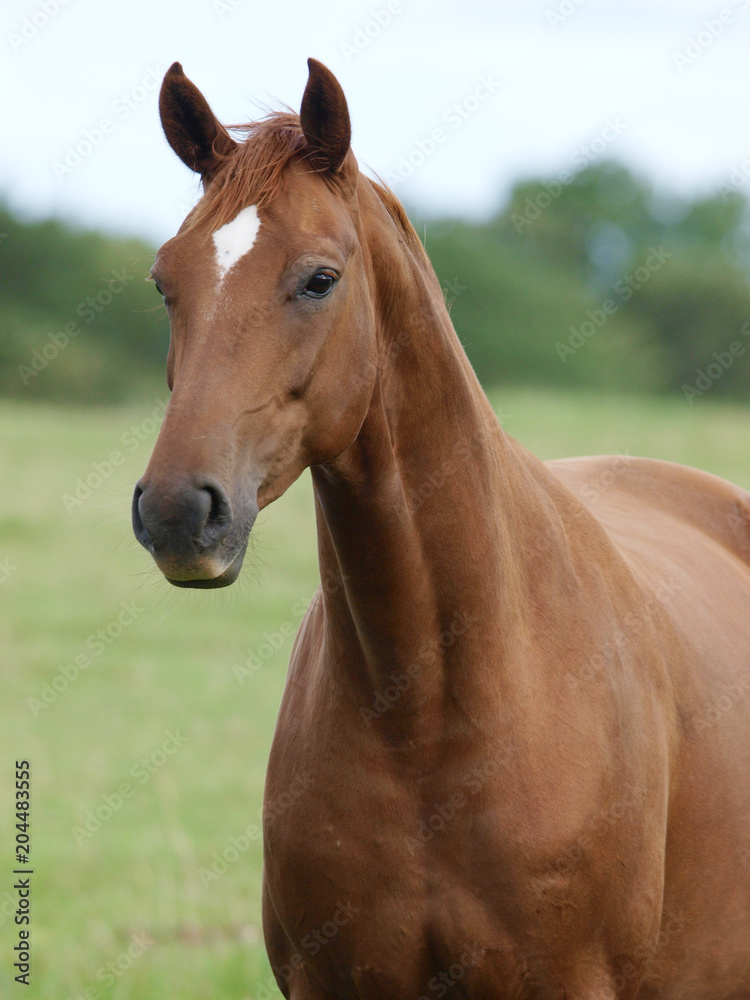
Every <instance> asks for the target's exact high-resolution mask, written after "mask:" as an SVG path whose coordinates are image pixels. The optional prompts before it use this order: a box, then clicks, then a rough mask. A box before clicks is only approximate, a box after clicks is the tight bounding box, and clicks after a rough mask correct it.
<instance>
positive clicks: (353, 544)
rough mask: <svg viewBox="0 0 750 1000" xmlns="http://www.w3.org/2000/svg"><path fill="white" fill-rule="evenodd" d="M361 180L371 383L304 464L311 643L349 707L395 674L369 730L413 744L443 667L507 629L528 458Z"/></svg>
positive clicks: (424, 268) (436, 695) (404, 242)
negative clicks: (350, 700)
mask: <svg viewBox="0 0 750 1000" xmlns="http://www.w3.org/2000/svg"><path fill="white" fill-rule="evenodd" d="M367 183H368V186H367V187H365V189H364V191H363V190H362V187H363V184H360V191H361V195H360V210H361V226H362V232H363V239H362V242H363V245H364V249H365V254H366V258H367V259H368V266H369V270H370V279H371V287H372V295H373V298H374V305H375V311H376V316H377V324H378V330H377V336H378V340H379V344H378V346H379V366H378V372H377V377H376V381H375V388H374V391H373V395H372V400H371V404H370V407H369V411H368V413H367V416H366V418H365V420H364V423H363V425H362V428H361V430H360V433H359V435H358V437H357V439H356V440H355V442H354V443H353V445H352V446H351V447H350V448H349V449H348V450H347V451H346V452H345V453H344V454H342V455H341V456H339V458H338V459H336V460H335V461H334V462H332V463H330V464H328V465H326V466H318V467H315V468H314V469H313V483H314V488H315V495H316V511H317V518H318V543H319V558H320V568H321V578H322V580H323V583H324V587H323V601H324V607H325V620H326V627H327V632H326V641H327V642H330V643H332V644H333V643H335V644H336V652H335V655H334V657H333V659H335V661H336V664H338V666H332V669H337V670H339V671H341V672H342V673H343V674H344V675H345V678H344V682H345V683H348V684H350V685H351V686H353V688H354V691H355V699H357V700H358V702H359V704H360V705H362V706H367V705H370V704H372V703H373V699H376V698H377V696H378V694H382V692H383V691H384V690H386V689H388V688H389V687H391V688H392V686H393V685H394V683H395V684H398V681H399V679H400V680H401V686H404V685H405V684H407V683H408V692H407V693H405V694H403V696H399V697H398V698H397V700H396V703H395V704H394V705H393V707H392V709H391V710H389V711H388V712H387V714H386V715H384V716H383V720H382V724H383V725H385V726H386V727H388V728H390V729H393V727H395V728H396V729H398V730H400V732H401V733H402V734H403V733H404V732H405V727H406V728H408V731H409V734H410V739H413V738H417V739H418V738H419V734H418V733H416V734H415V731H414V730H415V727H416V729H417V730H420V729H421V730H423V731H424V733H427V732H429V731H430V730H431V727H434V726H435V725H436V723H438V720H436V719H435V713H436V712H440V708H439V706H440V705H441V704H442V703H443V702H444V694H445V671H446V670H448V669H449V668H450V663H451V662H455V661H456V658H457V657H459V658H460V659H461V660H462V662H470V658H471V655H472V650H473V651H474V653H475V654H478V650H479V645H478V644H479V642H480V636H481V635H485V636H486V635H487V634H488V630H489V633H490V634H494V633H493V629H494V626H495V625H496V624H497V626H498V627H497V629H496V630H495V631H496V634H497V635H498V636H500V635H501V634H507V633H508V630H512V629H513V627H514V626H513V623H514V620H515V619H516V618H517V615H518V612H519V607H520V597H521V591H522V589H523V588H522V587H521V586H519V580H518V572H517V570H518V566H517V560H516V559H515V552H514V550H513V548H512V545H511V542H510V537H511V535H512V534H514V533H515V535H519V534H522V533H523V532H522V530H521V527H520V525H519V524H518V523H517V522H518V521H519V514H521V513H522V512H521V511H520V510H519V509H516V506H515V501H514V498H515V497H518V496H520V495H522V494H523V495H525V496H526V497H528V496H529V493H530V492H532V489H533V487H532V486H531V484H530V479H531V478H533V472H530V469H533V468H535V466H534V463H535V462H536V460H531V464H529V463H526V462H525V460H524V459H523V458H522V457H520V455H519V452H517V451H516V448H515V446H514V444H513V443H512V442H511V441H510V439H509V438H507V437H506V435H505V434H504V433H503V431H502V429H501V428H500V426H499V424H498V421H497V419H496V417H495V414H494V412H493V411H492V408H491V406H490V404H489V402H488V400H487V398H486V396H485V394H484V392H483V391H482V389H481V387H480V385H479V383H478V381H477V379H476V377H475V375H474V373H473V371H472V369H471V366H470V365H469V362H468V360H467V359H466V356H465V354H464V352H463V349H462V348H461V345H460V343H459V341H458V338H457V336H456V334H455V332H454V330H453V327H452V324H451V322H450V318H449V316H448V313H447V310H446V308H445V304H444V301H443V296H442V293H441V290H440V287H439V285H438V282H437V279H436V277H435V275H434V272H433V271H432V268H431V266H430V265H429V262H428V261H427V259H426V257H425V255H424V254H423V252H422V250H421V248H420V247H419V246H417V245H416V240H410V239H405V238H404V231H403V228H402V226H401V225H400V224H399V223H398V222H395V221H394V219H393V218H392V215H391V214H390V213H389V212H387V211H386V209H385V208H384V206H383V204H382V202H381V200H380V196H379V195H377V193H376V192H375V191H374V189H373V188H372V187H371V186H369V182H367ZM407 225H408V223H407ZM537 464H538V465H539V466H541V463H537ZM532 507H533V503H532ZM520 519H521V520H522V519H523V518H520ZM500 609H502V623H501V622H499V620H498V615H499V613H500ZM480 623H481V625H480ZM500 626H502V627H500ZM405 678H408V682H407V681H406V680H405ZM415 706H418V707H419V710H418V711H417V712H415ZM380 722H381V720H378V724H380ZM432 731H434V728H433V729H432ZM392 737H393V733H391V738H392Z"/></svg>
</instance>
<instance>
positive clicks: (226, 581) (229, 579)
mask: <svg viewBox="0 0 750 1000" xmlns="http://www.w3.org/2000/svg"><path fill="white" fill-rule="evenodd" d="M245 552H246V549H244V548H243V549H242V551H241V552H240V553H238V555H236V556H235V557H234V559H233V560H232V562H231V563H230V564H229V565H228V566H227V568H226V569H225V570H224V571H223V572H222V573H220V574H219V575H218V576H214V577H211V578H209V579H205V578H203V579H201V578H193V579H190V580H173V579H172V578H171V577H169V576H166V574H165V579H166V580H167V582H168V583H171V584H172V586H173V587H190V588H192V589H194V590H216V589H218V588H219V587H229V586H231V584H233V583H234V581H235V580H236V579H237V577H238V576H239V575H240V570H241V569H242V563H243V562H244V559H245Z"/></svg>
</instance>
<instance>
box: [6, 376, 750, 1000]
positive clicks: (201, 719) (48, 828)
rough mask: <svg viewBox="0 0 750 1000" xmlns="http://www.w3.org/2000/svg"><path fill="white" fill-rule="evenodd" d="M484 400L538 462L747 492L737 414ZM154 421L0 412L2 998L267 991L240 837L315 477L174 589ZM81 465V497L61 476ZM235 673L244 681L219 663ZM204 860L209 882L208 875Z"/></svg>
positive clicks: (297, 586) (258, 775)
mask: <svg viewBox="0 0 750 1000" xmlns="http://www.w3.org/2000/svg"><path fill="white" fill-rule="evenodd" d="M493 402H494V403H495V404H496V407H497V410H498V412H499V413H501V419H502V421H503V424H504V426H505V428H506V430H507V431H508V432H509V433H510V434H512V435H513V436H514V437H516V438H518V439H519V440H521V441H522V442H523V443H524V444H526V445H527V446H528V447H529V448H530V449H531V450H532V451H534V452H535V453H536V454H538V455H540V457H543V458H551V457H558V456H563V455H569V454H584V453H591V454H593V453H598V452H610V453H612V452H620V453H627V454H631V455H635V454H644V455H652V456H656V457H661V458H668V459H672V460H675V461H680V462H686V463H688V464H691V465H697V466H700V467H702V468H705V469H708V470H710V471H712V472H715V473H717V474H719V475H723V476H725V477H727V478H730V479H733V480H734V481H735V482H738V483H740V484H742V485H744V486H746V487H747V486H750V449H748V447H747V441H748V426H749V425H750V411H748V410H747V409H743V408H741V407H738V406H729V405H718V404H714V402H713V400H711V399H701V400H697V401H696V402H695V404H694V405H693V406H692V407H690V406H688V405H687V403H686V402H684V401H682V400H680V399H676V400H672V401H647V400H642V399H622V398H613V397H604V396H597V395H593V394H592V395H575V396H574V395H563V394H556V393H552V392H547V393H545V392H537V391H530V390H529V391H521V390H516V391H504V392H502V393H499V394H497V395H496V396H493ZM159 409H160V407H159V401H158V400H154V401H153V402H152V403H150V404H149V405H146V406H140V407H132V408H130V409H122V410H106V411H95V410H52V409H45V408H43V407H41V406H40V407H38V408H30V407H23V406H19V405H9V404H3V405H0V420H2V427H3V431H2V444H1V446H0V455H1V456H2V457H1V459H0V467H1V468H2V472H3V476H2V479H3V484H2V496H1V497H0V581H1V582H0V599H1V600H2V613H0V637H1V640H2V673H1V674H0V748H1V749H2V754H1V755H0V803H2V804H1V805H0V817H1V818H2V825H1V827H0V836H1V837H2V847H1V848H0V859H1V860H0V950H1V956H0V962H1V964H0V969H1V970H2V972H1V975H2V984H0V996H1V997H3V998H4V997H11V996H19V997H20V996H25V997H31V998H44V1000H66V998H79V997H86V998H87V1000H99V998H102V1000H130V998H137V1000H164V998H167V997H169V998H175V997H179V998H184V1000H188V998H190V1000H194V998H195V1000H198V998H205V1000H243V998H250V997H253V998H259V1000H260V998H265V997H271V996H275V995H276V990H275V987H273V986H272V985H271V984H272V979H271V977H270V970H269V968H268V964H267V962H266V958H265V953H264V949H263V943H262V933H261V928H260V873H261V843H260V840H259V839H258V838H255V839H253V838H248V842H247V846H245V841H244V840H243V839H242V837H243V835H244V834H245V831H246V830H247V828H248V826H252V825H253V824H255V825H259V810H260V804H261V796H262V789H263V780H264V773H265V766H266V760H267V755H268V750H269V747H270V743H271V737H272V733H273V728H274V722H275V718H276V711H277V707H278V704H279V700H280V697H281V692H282V688H283V685H284V678H285V673H286V664H287V660H288V655H289V649H290V645H291V641H290V639H288V638H284V637H283V635H282V632H285V633H290V632H291V631H292V629H293V628H296V626H297V624H298V622H299V618H300V609H301V606H302V604H303V603H304V602H306V601H307V599H309V597H310V596H311V594H312V592H313V590H314V588H315V586H316V577H317V564H316V556H315V534H314V519H313V511H312V503H311V490H310V483H309V476H307V475H305V476H304V477H303V480H302V481H300V482H299V483H297V484H296V485H295V486H294V488H293V489H291V490H290V491H289V493H288V494H287V495H286V496H285V497H283V498H282V499H281V500H280V501H278V502H277V503H276V504H275V505H274V506H273V507H272V508H270V509H269V510H268V511H267V512H264V514H263V515H261V518H260V520H259V524H258V526H257V527H256V529H255V530H254V533H253V537H254V541H253V543H252V551H251V554H250V555H249V556H248V559H247V560H246V567H249V568H246V569H245V570H244V571H243V576H242V578H241V580H240V582H239V583H238V584H237V585H235V586H234V587H232V588H231V589H229V590H223V591H218V592H216V593H210V592H209V593H202V592H192V591H177V590H174V589H172V588H170V587H169V585H168V584H166V583H165V582H163V580H162V579H161V578H160V576H159V575H158V573H157V571H156V570H155V569H154V568H153V567H152V566H151V564H150V562H149V559H148V557H147V556H146V554H145V552H143V551H142V550H141V549H140V548H139V547H138V546H137V544H136V542H135V540H134V538H133V537H132V534H131V530H130V516H129V504H130V496H131V493H132V488H133V484H134V482H135V480H136V479H137V478H138V476H139V475H140V474H141V472H142V471H143V468H144V467H145V464H146V462H147V459H148V455H149V452H150V448H151V444H152V442H153V440H154V437H155V420H154V419H153V417H152V416H151V413H152V411H154V410H157V411H158V410H159ZM157 417H158V412H157ZM112 452H116V453H117V455H116V456H115V462H114V463H113V462H111V458H112ZM120 458H121V459H122V461H121V462H120ZM107 462H109V463H110V465H111V473H110V472H109V471H108V468H107V464H106V463H107ZM95 463H98V470H97V465H95ZM97 475H98V476H100V478H101V479H102V482H101V485H99V486H96V487H95V488H94V489H93V490H92V492H91V495H90V496H88V497H86V498H85V499H82V500H80V502H78V503H76V500H77V499H78V498H76V496H75V489H76V483H77V480H78V479H79V478H80V479H81V480H86V479H87V477H92V478H91V483H92V484H96V478H95V477H96V476H97ZM83 492H85V491H81V490H80V487H79V493H80V494H81V496H83ZM76 658H78V659H76ZM86 661H88V663H87V665H85V666H84V665H83V664H84V663H86ZM248 664H249V665H250V669H249V670H247V671H246V672H245V676H244V677H243V678H242V683H240V680H239V679H238V677H237V675H236V674H237V672H236V671H235V669H234V668H235V667H236V666H238V665H239V666H247V665H248ZM240 673H242V671H240ZM45 699H46V700H45ZM22 758H27V759H29V760H30V761H31V762H32V770H33V774H32V826H31V833H32V847H31V855H32V862H33V869H34V874H33V876H32V903H31V906H32V924H31V942H32V985H31V987H30V988H28V989H26V990H25V992H23V987H21V986H18V985H17V984H16V983H14V982H13V976H14V974H15V973H14V970H13V969H12V962H13V961H14V958H13V957H12V956H13V950H12V949H13V945H14V944H16V943H17V941H18V937H17V930H18V928H17V927H16V926H15V925H14V922H13V917H12V916H9V914H10V913H12V911H13V910H14V909H15V905H16V904H15V902H14V898H15V897H14V893H13V891H12V888H11V887H12V885H13V881H14V876H13V874H12V871H13V868H14V867H15V863H14V858H13V850H12V848H13V837H14V834H15V830H14V827H13V820H12V818H11V814H12V812H13V809H12V804H13V799H12V780H13V766H14V761H15V760H16V759H22ZM118 799H119V804H118ZM97 813H98V817H97ZM97 823H99V827H98V828H97ZM87 824H88V828H87ZM231 838H235V840H234V842H232V841H231ZM237 845H239V848H240V849H238V847H237ZM221 855H225V858H228V859H229V862H228V863H227V862H226V861H225V863H224V865H221V864H220V865H219V866H218V867H219V869H221V868H222V867H223V868H226V870H225V871H222V872H221V874H220V875H219V876H218V877H213V878H209V877H208V876H207V875H206V873H207V872H211V870H212V866H214V865H215V863H216V861H217V859H218V858H219V857H220V856H221ZM235 857H236V859H235ZM214 874H215V872H214ZM11 903H12V906H11Z"/></svg>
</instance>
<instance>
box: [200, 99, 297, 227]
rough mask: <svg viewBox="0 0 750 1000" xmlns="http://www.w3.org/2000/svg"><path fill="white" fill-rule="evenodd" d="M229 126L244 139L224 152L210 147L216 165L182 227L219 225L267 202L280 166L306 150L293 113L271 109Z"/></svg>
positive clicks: (277, 181)
mask: <svg viewBox="0 0 750 1000" xmlns="http://www.w3.org/2000/svg"><path fill="white" fill-rule="evenodd" d="M229 129H230V130H231V131H233V132H239V133H241V134H244V135H245V138H244V140H243V141H242V142H238V143H237V144H236V146H235V147H234V148H233V149H232V151H231V152H230V153H228V154H221V153H219V152H218V151H215V155H216V157H217V159H218V160H219V161H220V166H219V167H218V168H217V170H216V172H215V173H214V175H213V176H212V178H211V181H210V183H209V185H208V187H207V189H206V191H205V193H204V195H203V197H202V198H201V200H200V201H199V202H198V204H197V205H196V206H195V208H194V209H193V210H192V212H190V214H189V215H188V217H187V219H186V220H185V223H184V227H185V228H187V229H192V228H193V227H194V226H196V225H197V224H198V223H200V222H203V221H205V220H207V219H210V220H211V226H212V228H213V229H219V228H221V226H224V225H226V224H227V223H228V222H231V221H232V219H234V218H235V217H236V216H237V215H238V214H239V212H241V211H242V209H243V208H247V206H248V205H255V206H256V207H257V208H262V207H263V206H264V205H267V204H268V203H269V202H270V201H272V200H273V199H274V198H275V197H276V195H277V194H278V193H279V192H280V190H281V187H282V184H283V176H282V175H283V172H284V168H285V167H286V166H287V165H288V164H289V162H290V161H291V160H292V159H293V158H294V157H295V156H305V155H306V154H307V151H308V145H307V140H306V139H305V136H304V133H303V132H302V127H301V126H300V122H299V116H298V115H296V114H293V113H292V112H286V111H275V112H272V113H271V114H270V115H268V116H267V117H266V118H262V119H261V120H260V121H256V122H249V123H248V124H246V125H231V126H229Z"/></svg>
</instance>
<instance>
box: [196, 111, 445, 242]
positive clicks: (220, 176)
mask: <svg viewBox="0 0 750 1000" xmlns="http://www.w3.org/2000/svg"><path fill="white" fill-rule="evenodd" d="M227 128H228V130H229V131H232V132H238V133H241V134H244V137H245V138H244V140H243V141H241V142H238V143H237V145H236V146H235V147H234V149H233V150H232V151H231V152H230V153H228V154H222V153H220V152H217V151H216V150H215V151H214V153H215V156H216V158H217V160H219V163H220V165H219V167H218V168H217V170H216V172H215V173H214V175H213V177H212V178H211V182H210V184H209V185H208V187H207V188H206V191H205V193H204V195H203V197H202V198H201V200H200V201H199V202H198V204H197V205H196V206H195V208H194V209H193V210H192V211H191V212H190V214H189V215H188V217H187V219H186V220H185V223H184V225H185V228H187V229H191V228H192V227H193V226H195V225H197V224H198V223H199V222H201V221H202V220H204V219H207V218H210V219H211V224H212V226H213V228H215V229H220V228H221V226H223V225H225V224H226V223H227V222H231V221H232V219H234V218H235V217H236V216H237V215H238V213H239V212H241V211H242V209H243V208H246V207H247V206H248V205H256V206H257V207H258V208H262V207H263V205H267V204H268V203H269V202H271V201H273V199H274V198H275V197H276V195H277V194H278V193H279V192H280V190H281V187H282V184H283V173H284V168H285V167H286V166H287V165H288V164H289V162H290V160H292V159H293V158H294V157H295V156H302V157H304V156H305V155H306V154H307V152H308V150H309V147H308V145H307V139H306V138H305V134H304V132H303V131H302V126H301V125H300V120H299V115H297V114H295V113H294V112H292V111H272V112H271V113H270V114H268V115H267V116H266V117H265V118H261V119H260V120H259V121H255V122H248V123H247V124H245V125H229V126H228V127H227ZM311 169H312V168H311ZM368 182H369V183H370V184H371V185H372V187H373V188H374V190H375V193H376V194H377V195H378V197H379V199H380V201H381V202H382V204H383V206H384V208H385V209H386V211H387V212H388V214H389V216H390V217H391V219H392V220H393V222H394V223H395V224H396V226H397V227H398V229H399V231H400V233H401V235H402V236H403V237H404V239H405V241H406V243H407V244H408V246H409V247H410V248H411V250H412V251H413V252H414V253H415V254H416V255H417V256H418V257H420V258H422V259H424V260H427V254H426V253H425V250H424V247H423V246H422V241H421V240H420V238H419V236H417V233H416V231H415V229H414V227H413V226H412V224H411V222H410V221H409V217H408V216H407V214H406V210H405V209H404V206H403V205H402V204H401V202H400V201H399V200H398V198H397V197H396V195H395V194H394V193H393V191H391V189H390V188H389V187H387V185H385V184H384V183H382V182H378V181H374V180H371V179H369V178H368Z"/></svg>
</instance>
